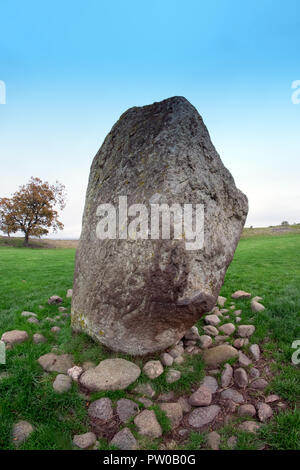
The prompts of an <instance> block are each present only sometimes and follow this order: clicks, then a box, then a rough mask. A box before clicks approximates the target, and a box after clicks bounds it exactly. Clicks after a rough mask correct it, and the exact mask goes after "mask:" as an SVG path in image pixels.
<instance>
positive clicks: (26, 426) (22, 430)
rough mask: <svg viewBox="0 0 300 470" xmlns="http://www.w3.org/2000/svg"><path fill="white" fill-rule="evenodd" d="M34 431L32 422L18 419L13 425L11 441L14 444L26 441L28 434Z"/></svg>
mask: <svg viewBox="0 0 300 470" xmlns="http://www.w3.org/2000/svg"><path fill="white" fill-rule="evenodd" d="M33 431H34V428H33V426H32V424H30V423H29V422H28V421H19V422H18V423H16V424H14V425H13V442H14V444H15V445H16V446H18V445H20V444H22V442H24V441H26V439H28V437H29V436H30V434H31V433H32V432H33Z"/></svg>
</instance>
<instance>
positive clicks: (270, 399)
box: [265, 395, 280, 403]
mask: <svg viewBox="0 0 300 470" xmlns="http://www.w3.org/2000/svg"><path fill="white" fill-rule="evenodd" d="M278 400H280V398H279V396H278V395H268V396H267V397H266V398H265V402H266V403H274V401H278Z"/></svg>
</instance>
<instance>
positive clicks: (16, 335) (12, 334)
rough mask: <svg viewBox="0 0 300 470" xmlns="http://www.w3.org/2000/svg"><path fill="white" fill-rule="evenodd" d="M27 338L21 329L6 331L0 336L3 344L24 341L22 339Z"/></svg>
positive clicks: (26, 334)
mask: <svg viewBox="0 0 300 470" xmlns="http://www.w3.org/2000/svg"><path fill="white" fill-rule="evenodd" d="M28 339H29V336H28V333H27V332H26V331H22V330H11V331H6V332H5V333H3V335H2V336H1V341H3V342H4V343H5V344H11V345H12V346H13V345H14V344H18V343H24V341H26V340H28Z"/></svg>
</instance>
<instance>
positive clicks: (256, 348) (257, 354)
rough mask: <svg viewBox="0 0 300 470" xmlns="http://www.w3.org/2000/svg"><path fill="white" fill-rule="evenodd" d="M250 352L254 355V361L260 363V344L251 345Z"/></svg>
mask: <svg viewBox="0 0 300 470" xmlns="http://www.w3.org/2000/svg"><path fill="white" fill-rule="evenodd" d="M249 351H250V353H251V354H252V357H253V359H254V361H259V358H260V349H259V346H258V344H251V346H250V348H249Z"/></svg>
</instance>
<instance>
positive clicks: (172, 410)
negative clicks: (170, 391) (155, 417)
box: [159, 403, 183, 429]
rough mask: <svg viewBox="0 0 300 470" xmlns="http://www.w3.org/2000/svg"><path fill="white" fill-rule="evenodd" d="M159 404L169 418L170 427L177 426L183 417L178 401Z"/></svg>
mask: <svg viewBox="0 0 300 470" xmlns="http://www.w3.org/2000/svg"><path fill="white" fill-rule="evenodd" d="M159 406H160V408H161V410H162V411H164V412H165V413H166V415H167V417H168V418H169V420H170V423H171V427H172V429H175V428H177V427H178V426H179V424H180V422H181V420H182V417H183V410H182V407H181V405H180V404H179V403H161V404H160V405H159Z"/></svg>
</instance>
